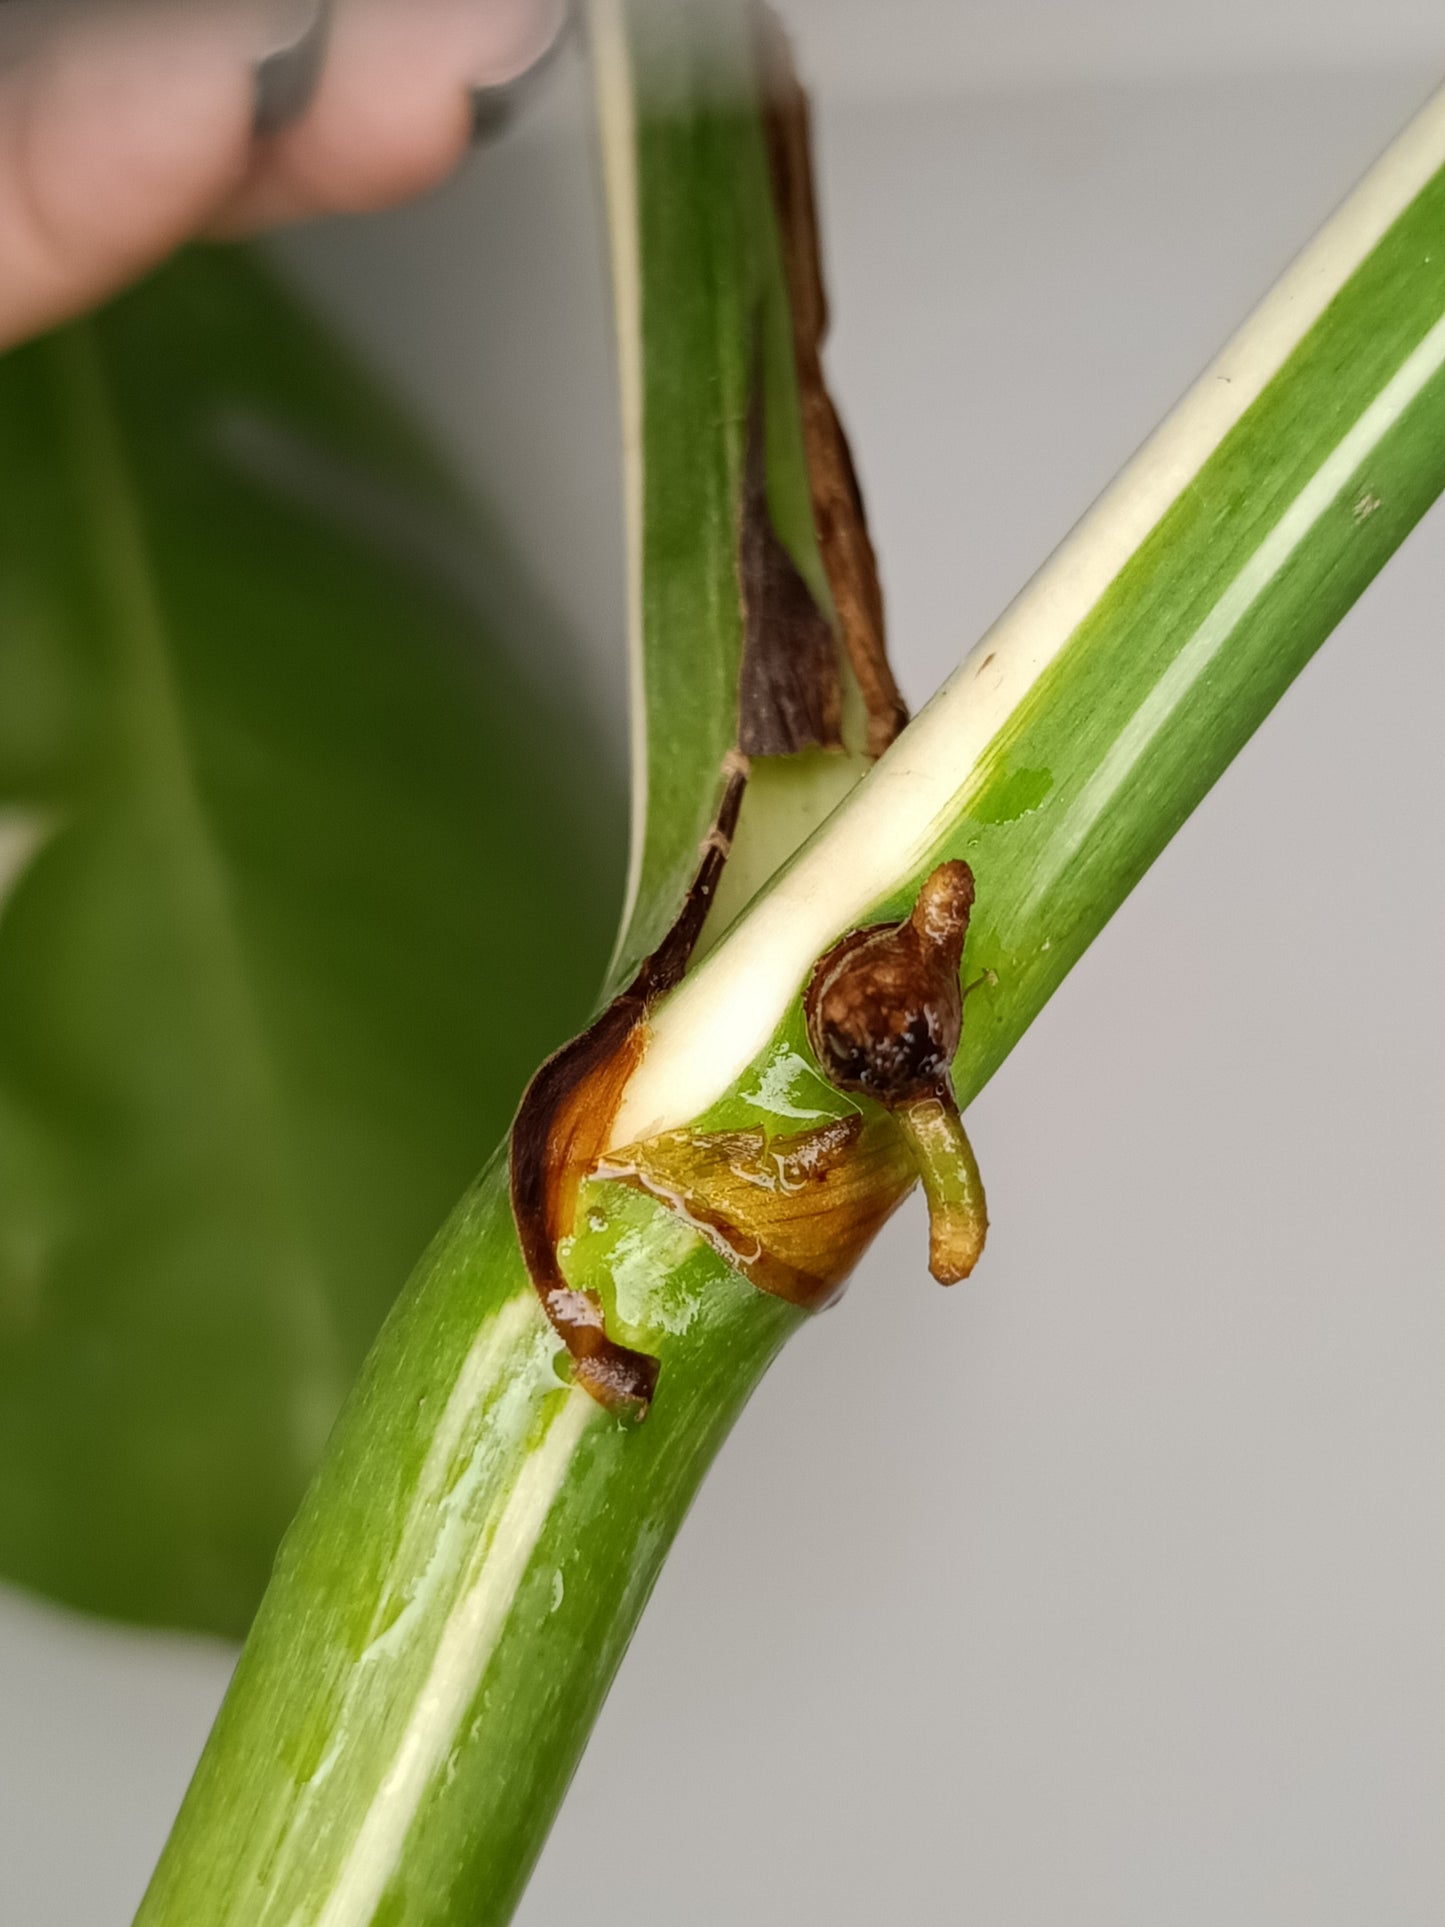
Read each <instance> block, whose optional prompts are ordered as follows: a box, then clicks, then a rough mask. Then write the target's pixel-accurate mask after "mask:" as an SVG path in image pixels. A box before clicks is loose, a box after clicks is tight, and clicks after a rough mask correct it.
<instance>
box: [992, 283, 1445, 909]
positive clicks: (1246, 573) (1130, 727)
mask: <svg viewBox="0 0 1445 1927" xmlns="http://www.w3.org/2000/svg"><path fill="white" fill-rule="evenodd" d="M1442 366H1445V319H1442V320H1440V321H1437V322H1436V323H1435V326H1434V327H1433V328H1432V329H1431V330H1430V332H1429V334H1427V335H1426V337H1425V339H1424V340H1423V341H1422V342H1421V343H1420V345H1419V347H1418V348H1417V349H1416V350H1415V352H1414V353H1413V354H1412V355H1411V356H1410V357H1409V358H1408V359H1407V360H1406V362H1405V363H1404V365H1403V366H1402V367H1401V368H1400V369H1399V371H1398V372H1397V373H1396V374H1395V376H1394V377H1393V379H1392V380H1391V381H1390V382H1389V383H1388V384H1387V385H1386V386H1385V387H1384V388H1382V389H1381V391H1380V393H1379V394H1378V395H1377V396H1376V398H1375V400H1374V401H1373V402H1372V403H1371V404H1370V406H1369V407H1368V408H1367V409H1366V410H1365V412H1364V414H1363V415H1361V417H1360V419H1359V420H1358V421H1357V422H1356V423H1355V425H1354V427H1353V428H1352V429H1351V430H1350V431H1349V433H1348V434H1347V435H1345V436H1344V437H1343V438H1342V439H1341V440H1340V441H1339V442H1338V443H1336V445H1335V447H1334V448H1333V449H1332V450H1331V451H1330V453H1329V455H1328V456H1327V457H1326V458H1325V460H1324V461H1323V462H1321V464H1320V466H1319V467H1318V468H1317V469H1316V470H1315V472H1314V474H1313V475H1312V476H1311V478H1310V480H1309V481H1308V483H1306V485H1305V487H1304V488H1302V489H1301V490H1300V492H1299V494H1298V495H1297V496H1296V497H1295V499H1294V500H1293V501H1292V502H1291V503H1290V505H1289V507H1288V508H1287V509H1286V510H1285V512H1284V514H1283V515H1282V516H1281V517H1280V519H1279V521H1278V522H1276V523H1275V525H1274V527H1273V528H1272V529H1271V530H1270V532H1269V534H1268V535H1267V536H1266V537H1265V539H1264V541H1263V542H1261V543H1260V545H1259V547H1258V548H1257V549H1256V550H1255V552H1254V554H1253V555H1252V556H1251V557H1250V559H1249V561H1248V562H1247V563H1246V564H1245V565H1244V567H1243V568H1242V569H1241V570H1240V572H1239V574H1238V575H1237V576H1236V577H1235V578H1234V580H1233V582H1231V583H1230V585H1229V587H1228V589H1226V591H1225V592H1224V594H1223V595H1222V596H1221V597H1220V598H1219V600H1218V602H1216V603H1215V605H1214V607H1213V608H1212V609H1211V610H1210V611H1209V614H1208V615H1207V616H1206V617H1205V618H1204V620H1203V622H1201V623H1200V624H1199V627H1198V628H1197V629H1196V630H1195V631H1194V633H1193V635H1191V636H1190V638H1189V640H1188V641H1187V642H1186V643H1185V645H1184V647H1183V648H1182V649H1181V650H1180V651H1179V654H1178V655H1177V656H1176V657H1175V658H1174V661H1173V662H1172V663H1171V664H1170V665H1169V667H1168V669H1167V670H1166V671H1165V672H1164V674H1163V675H1162V676H1161V677H1160V678H1159V680H1158V682H1157V683H1155V685H1154V687H1153V688H1152V689H1151V690H1150V692H1149V694H1148V695H1147V696H1146V697H1145V699H1144V701H1143V702H1142V703H1140V705H1139V707H1138V709H1137V710H1136V711H1135V712H1134V714H1133V716H1132V717H1131V718H1130V719H1129V721H1128V722H1127V723H1126V724H1125V726H1124V728H1123V729H1122V730H1121V731H1120V733H1119V736H1118V739H1117V740H1116V741H1115V743H1114V744H1113V746H1112V747H1111V749H1110V750H1109V753H1108V755H1107V756H1106V757H1105V758H1104V760H1103V762H1102V763H1101V764H1100V765H1099V767H1098V769H1097V770H1096V771H1095V772H1094V774H1093V775H1092V776H1091V777H1090V778H1089V781H1088V782H1087V783H1085V785H1084V787H1083V788H1082V789H1081V790H1080V792H1079V794H1078V796H1077V797H1076V798H1075V799H1074V802H1073V803H1072V804H1071V806H1070V808H1069V810H1068V813H1067V815H1066V816H1065V817H1064V819H1063V822H1062V823H1061V825H1060V828H1059V832H1058V834H1057V835H1056V836H1055V837H1054V838H1053V839H1052V841H1051V842H1050V844H1049V850H1048V861H1047V862H1046V863H1045V864H1044V865H1043V866H1042V867H1041V868H1040V869H1039V871H1038V872H1037V874H1036V875H1035V877H1034V878H1033V883H1032V887H1031V889H1030V892H1029V895H1028V898H1027V899H1026V901H1025V904H1024V906H1023V909H1022V911H1021V912H1020V914H1021V915H1027V913H1028V911H1029V909H1030V908H1031V907H1032V906H1033V905H1034V904H1037V903H1040V902H1042V900H1043V898H1044V897H1046V896H1047V895H1048V893H1049V891H1050V889H1051V888H1052V887H1053V885H1054V883H1055V881H1056V880H1057V878H1058V877H1059V875H1060V874H1061V873H1062V872H1063V871H1064V870H1065V869H1066V868H1067V867H1068V865H1069V862H1070V861H1071V859H1072V858H1073V857H1074V855H1075V854H1076V853H1077V851H1078V850H1079V848H1080V846H1081V845H1082V843H1083V842H1084V839H1085V838H1086V837H1087V836H1088V834H1089V832H1090V830H1092V829H1093V827H1094V825H1095V824H1096V823H1097V822H1098V821H1099V819H1100V817H1102V816H1103V815H1104V813H1105V811H1106V810H1107V809H1108V808H1109V805H1110V804H1111V802H1112V801H1113V800H1114V798H1115V797H1116V796H1117V795H1118V793H1119V791H1120V790H1121V789H1122V788H1123V787H1124V785H1125V783H1126V782H1127V781H1128V780H1129V777H1130V775H1131V774H1132V773H1133V771H1134V770H1135V769H1136V768H1137V766H1138V764H1139V762H1140V760H1141V759H1142V757H1143V756H1144V754H1145V752H1146V750H1147V749H1148V748H1149V745H1150V744H1151V743H1152V742H1153V741H1154V739H1155V738H1156V737H1157V736H1158V734H1159V732H1160V731H1161V730H1162V729H1163V728H1164V726H1165V725H1166V724H1167V723H1168V721H1169V719H1170V717H1171V716H1173V715H1174V713H1175V712H1176V710H1178V708H1179V706H1180V704H1181V703H1183V701H1184V700H1185V698H1186V697H1187V696H1188V695H1189V693H1190V691H1191V690H1192V689H1194V688H1195V686H1196V685H1197V684H1198V682H1199V679H1200V678H1201V677H1202V676H1203V675H1204V673H1205V671H1206V670H1207V669H1208V667H1209V665H1210V663H1212V662H1213V661H1214V659H1215V657H1216V656H1217V655H1218V654H1219V651H1220V650H1221V649H1222V648H1223V647H1224V645H1225V643H1226V642H1228V640H1229V638H1230V636H1232V635H1233V633H1234V631H1235V630H1236V629H1237V628H1238V626H1239V624H1240V623H1241V622H1242V621H1243V620H1244V618H1245V616H1247V615H1248V613H1249V611H1250V610H1251V609H1252V608H1253V607H1254V605H1255V603H1256V602H1257V601H1258V600H1259V598H1260V597H1261V596H1262V595H1263V594H1264V592H1265V590H1266V589H1267V588H1268V587H1269V585H1270V583H1271V582H1273V581H1274V580H1275V578H1276V576H1278V574H1279V573H1280V571H1281V569H1283V568H1284V567H1285V566H1286V564H1287V563H1288V562H1289V559H1290V557H1291V556H1292V555H1293V554H1294V552H1295V550H1296V549H1297V548H1298V547H1299V545H1300V543H1301V542H1303V541H1304V539H1305V537H1306V536H1307V535H1308V534H1309V533H1310V530H1311V529H1313V528H1314V527H1315V526H1316V525H1317V524H1318V522H1319V519H1320V517H1321V516H1322V515H1323V514H1324V513H1325V511H1326V510H1327V509H1329V508H1331V507H1333V505H1334V504H1335V503H1336V502H1337V501H1338V500H1339V497H1340V493H1341V491H1342V490H1343V488H1344V487H1345V484H1346V483H1347V482H1348V481H1349V480H1350V478H1351V476H1352V475H1354V474H1355V473H1356V471H1357V470H1358V468H1359V466H1360V464H1361V463H1362V462H1363V461H1364V460H1365V459H1366V458H1367V457H1368V456H1369V455H1370V454H1371V453H1372V452H1373V450H1374V449H1376V448H1377V447H1378V446H1379V444H1380V443H1381V442H1382V441H1383V440H1384V438H1385V436H1386V435H1388V434H1389V432H1390V430H1391V429H1392V428H1393V427H1394V426H1395V424H1396V422H1397V421H1399V419H1400V417H1401V416H1402V415H1403V414H1404V413H1405V410H1406V409H1407V408H1408V407H1409V406H1410V404H1411V402H1413V401H1414V400H1415V398H1416V396H1417V395H1418V394H1419V393H1420V391H1421V389H1422V388H1423V387H1424V386H1425V384H1426V382H1428V381H1429V380H1430V378H1431V376H1432V375H1436V374H1438V373H1439V372H1440V369H1441V367H1442ZM1361 506H1363V507H1366V508H1368V504H1362V505H1361ZM1376 506H1378V504H1376Z"/></svg>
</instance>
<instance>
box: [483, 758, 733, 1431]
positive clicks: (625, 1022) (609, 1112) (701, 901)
mask: <svg viewBox="0 0 1445 1927" xmlns="http://www.w3.org/2000/svg"><path fill="white" fill-rule="evenodd" d="M723 769H724V775H725V778H726V781H725V786H724V789H723V796H722V801H721V803H720V804H719V806H718V813H717V816H716V818H715V819H714V824H713V828H712V830H711V831H710V832H709V835H708V838H707V841H706V843H705V844H704V846H703V853H702V857H701V860H700V861H699V863H698V867H697V873H696V875H695V876H694V878H693V880H692V884H691V886H690V888H689V890H688V893H687V896H686V898H685V899H684V901H683V906H682V909H681V911H680V912H679V913H678V916H677V920H676V922H675V923H674V924H673V926H672V928H671V929H670V930H669V931H668V933H667V935H666V936H665V937H664V938H663V940H662V942H661V943H660V944H659V945H658V947H657V949H656V950H654V951H653V953H652V955H651V956H649V957H645V958H644V959H643V961H642V963H641V964H640V965H639V967H638V971H637V975H636V976H635V977H634V978H633V980H632V982H631V983H630V984H629V985H628V986H627V988H626V990H624V991H622V992H621V993H620V994H619V995H618V996H617V997H615V998H614V999H613V1001H612V1002H611V1003H610V1004H609V1005H608V1006H607V1008H606V1010H604V1011H603V1013H602V1015H601V1016H600V1017H599V1018H598V1019H597V1021H596V1022H595V1023H594V1024H591V1025H590V1026H589V1027H588V1028H587V1029H586V1030H584V1031H583V1032H582V1034H581V1036H580V1037H574V1038H573V1039H572V1041H571V1043H569V1044H564V1045H563V1046H562V1048H561V1049H560V1050H559V1051H555V1052H554V1053H553V1054H552V1056H551V1057H549V1058H548V1059H547V1061H546V1063H545V1064H543V1066H542V1068H541V1069H540V1070H539V1071H538V1072H537V1075H536V1076H535V1077H534V1078H533V1079H532V1081H531V1083H530V1084H529V1085H528V1086H527V1089H526V1091H525V1092H524V1093H523V1096H522V1102H521V1105H520V1106H519V1108H518V1111H517V1116H516V1120H515V1122H514V1123H513V1125H512V1142H511V1153H510V1156H511V1187H512V1215H513V1217H514V1219H515V1220H516V1225H517V1241H518V1243H519V1245H520V1246H521V1251H522V1259H523V1262H524V1263H525V1265H526V1267H527V1272H528V1275H529V1276H530V1278H531V1280H532V1283H533V1285H534V1286H535V1287H536V1291H537V1295H538V1297H539V1298H540V1299H541V1300H542V1308H543V1310H544V1311H545V1312H546V1314H547V1316H548V1318H549V1319H550V1320H551V1322H552V1325H553V1327H554V1329H555V1330H556V1332H557V1335H558V1337H559V1338H560V1339H561V1340H562V1342H563V1344H564V1345H565V1346H566V1347H567V1350H568V1351H569V1352H570V1353H571V1355H572V1360H573V1376H574V1378H575V1379H576V1381H577V1383H578V1384H579V1385H583V1386H585V1387H586V1389H587V1390H588V1391H589V1392H591V1394H592V1396H593V1397H594V1398H595V1399H597V1400H598V1401H599V1402H600V1403H601V1404H603V1405H605V1406H607V1407H608V1408H609V1410H612V1411H619V1412H630V1413H633V1414H635V1415H636V1416H637V1417H641V1416H643V1415H644V1414H645V1413H646V1411H647V1408H648V1405H649V1403H650V1402H651V1399H652V1394H653V1390H654V1388H655V1386H656V1384H657V1373H658V1362H657V1360H656V1359H655V1358H654V1357H652V1356H651V1354H650V1353H648V1352H639V1351H633V1350H632V1349H630V1348H629V1347H628V1346H626V1345H619V1344H618V1343H617V1342H616V1340H615V1339H612V1338H609V1337H608V1335H607V1330H606V1326H605V1323H604V1319H603V1312H602V1302H601V1300H600V1299H599V1298H598V1296H597V1294H596V1292H592V1291H578V1290H576V1289H575V1288H574V1287H573V1286H571V1285H569V1284H568V1282H567V1280H566V1278H565V1277H564V1276H563V1275H562V1267H561V1265H560V1263H559V1262H558V1258H557V1245H558V1242H559V1240H561V1239H562V1238H564V1237H566V1236H567V1234H568V1232H569V1231H570V1230H571V1229H572V1221H573V1218H574V1217H575V1215H576V1210H577V1190H578V1187H579V1185H580V1184H581V1182H582V1179H583V1177H584V1176H585V1175H586V1174H587V1172H588V1171H590V1170H591V1169H592V1167H593V1165H594V1164H596V1162H597V1160H598V1158H599V1157H600V1156H601V1154H602V1151H603V1149H604V1147H605V1146H606V1143H607V1137H608V1133H609V1132H610V1130H611V1128H612V1120H613V1118H614V1117H616V1115H617V1107H618V1105H619V1104H620V1103H621V1101H622V1093H623V1091H624V1090H625V1089H626V1088H627V1080H628V1078H629V1077H631V1075H632V1073H633V1071H634V1070H635V1069H636V1068H637V1064H638V1062H639V1060H640V1058H641V1056H642V1052H643V1049H644V1048H645V1045H646V1041H647V1031H646V1018H647V1013H648V1011H649V1009H650V1008H651V1007H652V1005H653V1004H654V1003H655V1002H656V1000H657V999H658V998H659V997H660V996H662V995H663V993H664V992H665V991H668V990H671V989H672V988H673V986H674V985H675V984H677V983H678V982H679V980H680V979H681V977H682V974H683V972H684V970H686V968H687V963H688V959H689V957H691V955H692V952H693V949H694V947H695V945H696V943H697V940H698V937H699V936H700V935H701V933H702V926H703V924H704V923H705V921H706V920H707V913H708V911H709V909H710V908H711V906H712V900H713V897H714V895H715V894H716V891H717V885H718V879H719V877H720V876H721V875H722V869H723V865H724V863H725V862H726V861H727V857H728V852H729V850H730V849H731V847H732V838H733V832H734V830H735V829H736V828H737V820H738V810H739V808H740V807H741V805H742V800H743V790H744V788H745V787H746V785H747V780H748V766H747V762H746V759H745V758H743V757H741V756H738V755H736V754H734V755H731V756H729V757H728V758H727V760H726V761H725V763H724V765H723Z"/></svg>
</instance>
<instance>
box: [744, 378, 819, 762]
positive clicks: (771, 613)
mask: <svg viewBox="0 0 1445 1927" xmlns="http://www.w3.org/2000/svg"><path fill="white" fill-rule="evenodd" d="M738 587H739V590H740V592H741V595H742V607H743V660H742V669H741V671H740V672H739V676H738V744H739V746H740V748H741V749H742V750H743V752H744V754H745V755H748V756H794V755H796V754H797V752H798V751H799V750H800V749H841V748H842V747H843V688H842V683H841V681H840V680H839V674H838V645H837V643H836V641H835V640H834V637H833V630H832V627H831V626H830V624H829V622H828V618H827V617H826V616H825V615H824V614H823V611H822V610H821V609H820V608H819V607H818V605H817V603H816V602H815V601H814V600H813V592H812V590H811V589H809V587H808V585H807V583H806V582H805V581H804V580H803V578H802V576H801V575H800V574H799V572H798V566H797V564H796V563H795V562H794V560H793V558H792V556H791V555H789V554H788V551H787V550H786V548H784V546H783V543H782V541H781V539H780V538H779V535H778V532H777V530H776V529H775V528H774V527H773V518H772V511H771V510H770V509H769V507H768V452H767V431H766V424H765V408H764V398H763V368H762V355H761V352H760V351H759V352H755V354H754V356H753V372H752V381H751V387H750V391H749V395H748V420H747V448H746V450H745V453H744V457H743V492H742V511H741V514H740V516H739V524H738Z"/></svg>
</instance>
